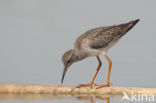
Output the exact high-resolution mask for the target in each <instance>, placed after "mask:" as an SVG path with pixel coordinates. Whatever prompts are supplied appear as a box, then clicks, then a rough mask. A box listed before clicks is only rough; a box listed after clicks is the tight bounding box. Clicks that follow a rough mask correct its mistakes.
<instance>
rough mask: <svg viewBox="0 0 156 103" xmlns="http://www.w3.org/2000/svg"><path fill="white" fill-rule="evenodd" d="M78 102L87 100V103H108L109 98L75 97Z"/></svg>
mask: <svg viewBox="0 0 156 103" xmlns="http://www.w3.org/2000/svg"><path fill="white" fill-rule="evenodd" d="M76 98H77V99H78V100H87V101H89V103H96V101H95V100H96V99H99V100H103V101H106V103H110V98H109V97H102V96H94V95H90V96H76Z"/></svg>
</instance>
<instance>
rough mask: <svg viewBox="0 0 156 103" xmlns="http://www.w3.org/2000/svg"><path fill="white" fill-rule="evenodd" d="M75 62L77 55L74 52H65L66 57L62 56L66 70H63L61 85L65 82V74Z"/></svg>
mask: <svg viewBox="0 0 156 103" xmlns="http://www.w3.org/2000/svg"><path fill="white" fill-rule="evenodd" d="M75 61H76V55H75V51H74V50H69V51H67V52H65V53H64V55H63V56H62V62H63V64H64V70H63V74H62V80H61V83H63V80H64V77H65V74H66V72H67V69H68V68H69V66H71V65H72V64H73V63H74V62H75Z"/></svg>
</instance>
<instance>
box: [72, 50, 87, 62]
mask: <svg viewBox="0 0 156 103" xmlns="http://www.w3.org/2000/svg"><path fill="white" fill-rule="evenodd" d="M86 57H87V54H86V53H85V52H80V51H77V50H74V58H75V61H80V60H82V59H84V58H86Z"/></svg>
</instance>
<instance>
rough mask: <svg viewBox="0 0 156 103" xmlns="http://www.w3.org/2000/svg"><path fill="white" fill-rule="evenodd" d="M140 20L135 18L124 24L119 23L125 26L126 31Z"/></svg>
mask: <svg viewBox="0 0 156 103" xmlns="http://www.w3.org/2000/svg"><path fill="white" fill-rule="evenodd" d="M139 21H140V19H136V20H133V21H130V22H128V23H126V24H121V25H123V26H124V27H125V29H126V32H125V33H127V32H128V31H129V30H131V29H132V28H133V27H134V26H135V25H136V24H137V23H138V22H139Z"/></svg>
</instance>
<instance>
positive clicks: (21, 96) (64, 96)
mask: <svg viewBox="0 0 156 103" xmlns="http://www.w3.org/2000/svg"><path fill="white" fill-rule="evenodd" d="M111 97H112V96H111V95H89V94H83V95H82V94H79V95H71V94H61V95H56V94H53V95H52V94H0V100H29V101H34V100H55V99H60V100H62V99H74V98H76V99H77V100H85V101H88V102H89V103H96V100H102V101H105V102H106V103H110V98H111Z"/></svg>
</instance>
